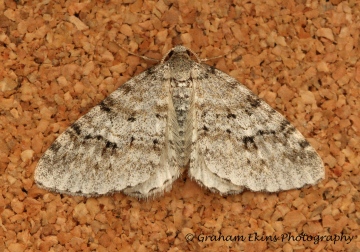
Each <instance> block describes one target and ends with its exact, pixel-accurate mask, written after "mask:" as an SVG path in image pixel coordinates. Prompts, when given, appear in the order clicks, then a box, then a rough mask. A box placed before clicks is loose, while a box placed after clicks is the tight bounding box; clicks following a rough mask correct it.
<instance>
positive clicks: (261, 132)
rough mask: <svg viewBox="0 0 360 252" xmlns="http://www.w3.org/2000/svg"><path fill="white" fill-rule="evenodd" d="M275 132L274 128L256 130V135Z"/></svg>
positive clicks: (273, 133)
mask: <svg viewBox="0 0 360 252" xmlns="http://www.w3.org/2000/svg"><path fill="white" fill-rule="evenodd" d="M275 134H276V132H275V130H258V132H256V135H257V136H265V135H275Z"/></svg>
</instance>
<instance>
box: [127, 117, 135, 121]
mask: <svg viewBox="0 0 360 252" xmlns="http://www.w3.org/2000/svg"><path fill="white" fill-rule="evenodd" d="M127 120H128V121H129V122H134V121H136V118H135V117H133V116H130V117H129V118H128V119H127Z"/></svg>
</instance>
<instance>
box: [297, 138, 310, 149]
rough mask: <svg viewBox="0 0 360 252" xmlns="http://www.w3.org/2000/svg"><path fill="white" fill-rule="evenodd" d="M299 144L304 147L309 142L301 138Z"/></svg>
mask: <svg viewBox="0 0 360 252" xmlns="http://www.w3.org/2000/svg"><path fill="white" fill-rule="evenodd" d="M299 145H300V146H301V148H303V149H305V148H306V147H308V146H309V145H310V144H309V142H308V141H306V140H302V141H301V142H300V143H299Z"/></svg>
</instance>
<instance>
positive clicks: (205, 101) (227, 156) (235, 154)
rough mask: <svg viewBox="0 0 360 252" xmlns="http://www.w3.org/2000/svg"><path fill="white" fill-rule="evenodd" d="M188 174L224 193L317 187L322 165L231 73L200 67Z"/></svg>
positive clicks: (282, 120)
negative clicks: (309, 185) (306, 186)
mask: <svg viewBox="0 0 360 252" xmlns="http://www.w3.org/2000/svg"><path fill="white" fill-rule="evenodd" d="M194 72H196V78H195V80H194V83H195V85H194V86H195V87H194V88H195V89H194V98H193V106H192V107H193V109H192V111H190V114H189V116H190V117H189V118H191V119H189V120H190V121H193V130H192V149H191V156H190V169H189V174H190V176H191V177H193V178H194V179H195V180H197V181H198V182H199V183H200V184H203V185H205V186H206V187H208V188H210V189H211V190H213V191H219V192H220V193H222V194H228V193H238V192H241V191H242V190H243V189H244V188H248V189H250V190H252V191H268V192H276V191H280V190H289V189H292V188H300V187H302V186H304V185H306V184H315V183H317V182H318V181H319V180H321V179H323V178H324V176H325V172H324V166H323V162H322V160H321V159H320V157H319V156H318V154H317V153H316V151H315V150H314V149H313V148H312V147H311V145H310V144H309V143H308V142H307V140H306V139H305V138H304V137H303V136H302V135H301V133H300V132H299V131H298V130H297V129H296V128H294V127H293V126H292V125H291V124H290V123H289V122H288V121H287V120H286V119H285V118H284V117H283V116H282V115H281V114H280V113H278V112H277V111H275V110H274V109H273V108H271V107H270V106H269V105H268V104H267V103H265V102H264V101H263V100H261V99H260V98H258V97H257V96H256V95H254V94H253V93H252V92H251V91H250V90H249V89H247V88H246V87H244V86H243V85H242V84H240V83H239V82H237V81H236V80H235V79H234V78H232V77H230V76H228V75H227V74H225V73H223V72H221V71H219V70H217V69H214V68H212V67H208V66H200V65H198V70H196V71H195V70H194Z"/></svg>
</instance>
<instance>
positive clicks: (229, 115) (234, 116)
mask: <svg viewBox="0 0 360 252" xmlns="http://www.w3.org/2000/svg"><path fill="white" fill-rule="evenodd" d="M227 118H228V119H230V118H233V119H235V118H236V115H235V114H232V113H230V114H228V115H227Z"/></svg>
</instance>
